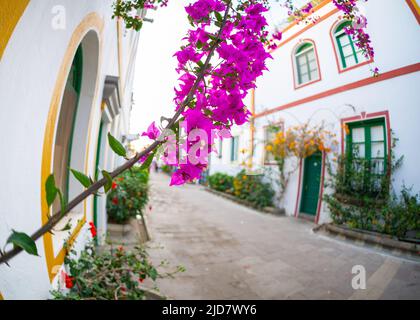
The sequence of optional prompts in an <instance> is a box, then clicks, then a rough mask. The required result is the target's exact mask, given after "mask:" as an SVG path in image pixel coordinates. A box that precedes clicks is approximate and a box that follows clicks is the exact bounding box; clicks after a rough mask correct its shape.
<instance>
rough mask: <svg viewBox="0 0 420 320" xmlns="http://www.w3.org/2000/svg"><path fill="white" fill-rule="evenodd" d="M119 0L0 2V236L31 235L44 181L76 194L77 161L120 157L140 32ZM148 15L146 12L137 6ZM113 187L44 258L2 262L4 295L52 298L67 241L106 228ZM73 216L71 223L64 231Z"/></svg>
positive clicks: (40, 219)
mask: <svg viewBox="0 0 420 320" xmlns="http://www.w3.org/2000/svg"><path fill="white" fill-rule="evenodd" d="M113 2H114V1H113V0H89V1H86V0H61V1H55V0H54V1H53V0H32V1H29V0H14V1H1V2H0V97H1V103H0V119H1V122H2V124H1V126H0V136H1V146H2V149H3V152H2V154H3V156H2V157H1V159H0V166H1V167H2V168H3V172H4V174H3V175H2V187H1V192H0V202H1V206H0V243H2V244H5V243H6V240H7V237H8V236H9V235H10V233H11V230H12V229H14V230H17V231H21V232H26V233H28V234H31V233H32V232H34V231H35V230H36V229H38V228H39V227H40V226H41V225H42V224H43V223H45V222H46V221H47V219H48V214H51V213H52V211H53V210H54V209H57V206H56V205H55V204H54V205H53V206H52V208H48V205H47V203H46V199H45V187H44V186H45V181H46V179H47V177H48V176H49V175H50V174H51V173H54V175H55V179H56V184H57V185H58V186H59V187H60V188H61V189H62V191H63V194H64V195H65V196H66V197H67V198H68V199H69V200H71V199H72V198H74V196H75V195H77V194H78V193H80V192H81V191H83V188H82V187H81V186H80V184H79V183H78V182H77V181H76V180H75V179H74V177H73V176H72V175H71V174H70V173H69V167H71V168H74V169H76V170H78V171H81V172H83V173H85V174H86V175H88V176H91V177H98V168H100V169H105V170H108V171H112V169H114V168H115V167H116V166H118V165H119V164H121V159H118V158H117V157H116V156H115V155H114V154H113V152H112V151H111V150H110V149H109V147H108V143H107V139H106V136H107V133H108V132H111V134H112V135H114V136H115V137H117V138H118V139H120V140H124V137H125V135H126V134H128V130H129V116H130V111H131V108H132V84H133V77H134V69H135V57H136V53H137V46H138V40H139V33H138V32H136V31H134V30H126V29H125V26H124V22H123V21H121V20H118V19H112V13H113V8H112V5H113ZM139 14H143V13H139ZM105 209H106V201H105V196H97V197H95V198H94V197H90V198H88V199H87V200H86V201H84V202H83V203H82V204H81V205H79V206H78V207H77V208H76V209H75V210H73V211H72V212H71V213H70V214H69V218H68V219H67V220H66V221H64V222H63V223H62V224H61V225H60V226H57V227H56V230H55V231H54V235H52V234H50V233H47V234H45V235H44V236H43V237H42V238H41V239H39V240H38V241H37V242H36V244H37V248H38V253H39V257H36V256H30V255H28V254H26V253H21V254H19V255H18V256H17V257H15V258H14V259H12V260H11V261H10V267H7V266H5V265H2V266H0V298H4V299H45V298H48V297H49V292H50V290H51V289H52V288H57V287H58V286H62V285H63V270H64V267H63V260H64V256H65V248H64V243H65V242H67V243H69V244H70V245H71V246H73V247H74V248H75V249H77V250H79V249H81V248H83V247H84V245H85V244H86V242H87V241H89V240H90V239H91V235H90V232H89V230H88V229H89V225H88V223H87V222H91V221H93V222H94V223H95V225H96V227H97V229H98V236H99V241H100V242H102V241H103V240H104V237H105V234H106V228H107V226H106V221H107V219H106V212H105ZM69 220H70V224H71V230H70V231H59V230H60V228H61V227H62V226H64V225H65V224H66V222H68V221H69Z"/></svg>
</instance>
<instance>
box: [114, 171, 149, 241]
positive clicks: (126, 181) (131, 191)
mask: <svg viewBox="0 0 420 320" xmlns="http://www.w3.org/2000/svg"><path fill="white" fill-rule="evenodd" d="M148 181H149V173H148V171H146V170H140V168H139V167H135V168H132V170H130V171H127V172H125V173H124V174H123V175H121V176H119V177H118V178H116V179H115V180H114V182H113V184H112V190H111V191H110V192H109V193H108V197H107V213H108V231H109V233H110V235H111V236H120V237H126V236H127V235H128V234H129V233H130V232H131V231H132V229H133V223H132V222H133V220H134V219H135V218H136V217H141V218H143V213H144V209H145V207H146V204H147V201H148V199H149V195H148V192H149V186H148ZM142 222H143V227H144V228H145V226H144V219H142ZM144 233H146V234H147V229H145V230H144Z"/></svg>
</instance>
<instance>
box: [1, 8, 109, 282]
mask: <svg viewBox="0 0 420 320" xmlns="http://www.w3.org/2000/svg"><path fill="white" fill-rule="evenodd" d="M0 1H1V0H0ZM91 30H94V31H95V32H96V33H97V34H98V37H99V62H98V68H100V60H101V43H102V41H101V38H102V30H103V20H102V19H101V18H100V16H99V15H98V14H97V13H90V14H88V15H87V16H86V17H85V18H84V19H83V20H82V21H81V22H80V24H79V25H78V26H77V27H76V29H75V30H74V32H73V34H72V36H71V39H70V42H69V44H68V46H67V49H66V52H65V54H64V58H63V61H62V63H61V66H60V69H59V72H58V76H57V80H56V83H55V87H54V91H53V94H52V99H51V103H50V109H49V112H48V118H47V124H46V127H45V134H44V144H43V151H42V168H41V215H42V223H43V224H45V223H46V222H47V221H48V214H49V212H50V208H49V207H48V204H47V201H46V194H45V181H46V180H47V178H48V176H49V175H50V174H51V172H52V166H51V164H52V160H53V159H52V158H53V148H54V137H55V128H56V125H57V116H58V112H59V110H60V104H61V98H62V94H63V91H64V87H65V85H66V81H67V76H68V74H69V70H70V67H71V64H72V62H73V58H74V55H75V53H76V50H77V48H78V47H79V45H80V43H81V42H82V40H83V38H84V36H85V35H86V34H87V33H88V32H89V31H91ZM97 80H98V79H97ZM98 82H99V81H96V89H95V97H94V99H93V103H95V101H96V98H97V94H98V88H99V84H98ZM91 122H92V121H91V120H90V121H89V128H88V135H89V138H88V143H87V147H86V158H85V172H87V170H88V155H89V141H90V133H91V125H92V123H91ZM85 221H86V201H85V202H84V217H83V220H82V221H80V222H79V224H78V225H77V226H76V228H75V230H74V231H73V233H72V234H71V236H70V239H69V241H68V244H69V245H70V246H71V245H72V244H73V243H74V241H75V240H76V238H77V236H78V234H79V232H80V230H81V229H82V227H83V225H84V223H85ZM43 240H44V250H45V259H46V263H47V269H48V275H49V278H50V281H52V280H53V279H54V277H55V276H56V275H57V273H58V271H59V267H60V266H61V265H62V264H63V262H64V258H65V255H66V249H65V248H62V249H61V250H60V252H59V253H58V255H57V256H55V255H54V248H53V239H52V235H51V234H50V233H46V234H45V235H44V236H43Z"/></svg>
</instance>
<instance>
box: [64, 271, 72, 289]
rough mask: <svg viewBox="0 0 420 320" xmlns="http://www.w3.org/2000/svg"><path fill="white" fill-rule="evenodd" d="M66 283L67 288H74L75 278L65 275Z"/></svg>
mask: <svg viewBox="0 0 420 320" xmlns="http://www.w3.org/2000/svg"><path fill="white" fill-rule="evenodd" d="M64 282H65V283H66V288H67V289H71V288H73V286H74V277H70V276H69V275H68V274H67V273H64Z"/></svg>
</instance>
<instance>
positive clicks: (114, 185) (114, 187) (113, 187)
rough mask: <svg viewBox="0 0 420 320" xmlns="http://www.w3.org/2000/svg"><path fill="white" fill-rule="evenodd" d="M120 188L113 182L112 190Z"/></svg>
mask: <svg viewBox="0 0 420 320" xmlns="http://www.w3.org/2000/svg"><path fill="white" fill-rule="evenodd" d="M117 187H118V184H117V183H116V182H114V181H113V182H112V187H111V188H112V190H114V189H116V188H117Z"/></svg>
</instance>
